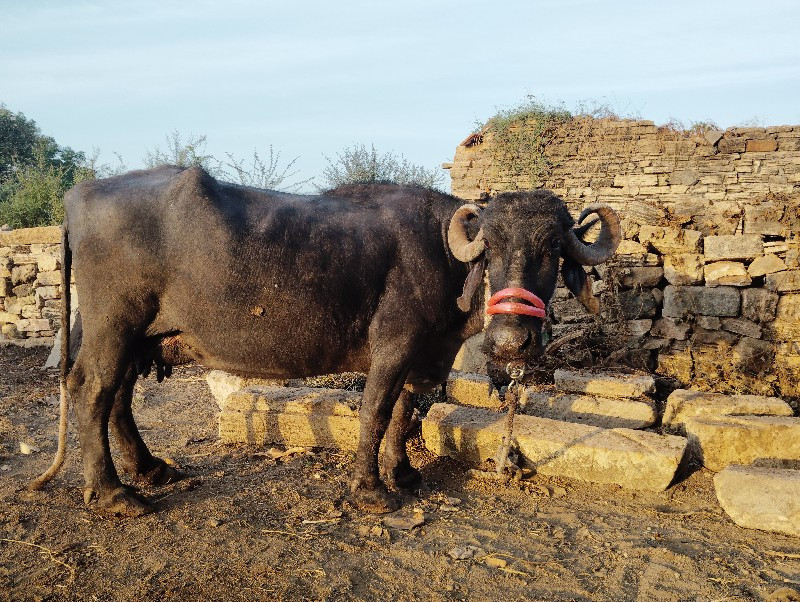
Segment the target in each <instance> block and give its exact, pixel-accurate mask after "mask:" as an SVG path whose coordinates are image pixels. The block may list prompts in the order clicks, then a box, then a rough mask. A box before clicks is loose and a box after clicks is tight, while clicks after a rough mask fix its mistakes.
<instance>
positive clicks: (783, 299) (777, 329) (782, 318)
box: [764, 293, 800, 341]
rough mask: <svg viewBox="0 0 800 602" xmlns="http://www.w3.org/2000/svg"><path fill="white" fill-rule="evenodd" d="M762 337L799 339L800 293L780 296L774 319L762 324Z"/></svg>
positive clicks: (775, 339)
mask: <svg viewBox="0 0 800 602" xmlns="http://www.w3.org/2000/svg"><path fill="white" fill-rule="evenodd" d="M764 337H765V338H768V339H770V340H773V341H800V294H797V293H794V294H789V295H781V296H780V298H779V300H778V305H777V308H776V310H775V319H774V320H772V321H771V322H768V323H766V324H764Z"/></svg>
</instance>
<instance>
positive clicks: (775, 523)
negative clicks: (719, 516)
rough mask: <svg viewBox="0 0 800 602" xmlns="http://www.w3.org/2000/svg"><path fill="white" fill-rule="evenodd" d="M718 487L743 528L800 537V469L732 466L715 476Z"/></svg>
mask: <svg viewBox="0 0 800 602" xmlns="http://www.w3.org/2000/svg"><path fill="white" fill-rule="evenodd" d="M714 489H715V491H716V494H717V499H718V500H719V503H720V506H722V508H723V510H725V512H726V513H727V514H728V516H730V517H731V519H732V520H733V522H735V523H736V524H737V525H739V526H740V527H745V528H748V529H760V530H762V531H774V532H777V533H784V534H786V535H794V536H800V520H798V519H800V470H788V469H780V468H760V467H755V466H729V467H727V468H725V469H724V470H722V471H721V472H719V473H717V474H716V475H714ZM798 599H800V598H798Z"/></svg>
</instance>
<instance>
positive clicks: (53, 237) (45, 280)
mask: <svg viewBox="0 0 800 602" xmlns="http://www.w3.org/2000/svg"><path fill="white" fill-rule="evenodd" d="M61 294H62V290H61V229H60V228H58V227H55V226H54V227H44V228H25V229H21V230H12V231H9V232H0V342H2V341H8V340H13V341H25V342H27V343H29V344H37V343H40V344H42V345H49V344H52V342H53V336H54V333H55V332H56V331H57V330H58V327H59V322H60V315H61V310H60V307H61Z"/></svg>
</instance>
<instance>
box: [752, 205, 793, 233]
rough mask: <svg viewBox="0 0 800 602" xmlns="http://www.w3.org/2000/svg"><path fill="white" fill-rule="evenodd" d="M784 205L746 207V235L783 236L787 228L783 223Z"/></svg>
mask: <svg viewBox="0 0 800 602" xmlns="http://www.w3.org/2000/svg"><path fill="white" fill-rule="evenodd" d="M783 212H784V205H783V204H779V203H777V202H774V203H768V204H764V205H746V206H745V208H744V233H745V234H767V235H770V236H782V235H784V234H786V227H785V226H784V225H783V224H782V223H781V218H782V217H783Z"/></svg>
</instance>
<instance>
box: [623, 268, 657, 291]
mask: <svg viewBox="0 0 800 602" xmlns="http://www.w3.org/2000/svg"><path fill="white" fill-rule="evenodd" d="M663 275H664V269H663V268H661V267H660V266H639V267H629V268H624V269H623V270H622V274H621V276H620V282H621V283H622V285H623V286H656V285H657V284H658V283H659V282H661V277H662V276H663Z"/></svg>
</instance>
